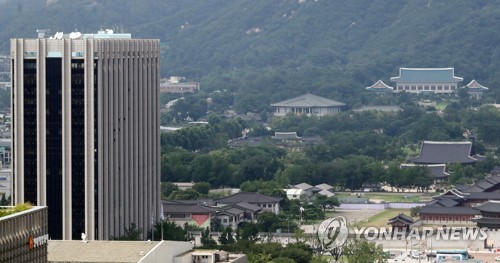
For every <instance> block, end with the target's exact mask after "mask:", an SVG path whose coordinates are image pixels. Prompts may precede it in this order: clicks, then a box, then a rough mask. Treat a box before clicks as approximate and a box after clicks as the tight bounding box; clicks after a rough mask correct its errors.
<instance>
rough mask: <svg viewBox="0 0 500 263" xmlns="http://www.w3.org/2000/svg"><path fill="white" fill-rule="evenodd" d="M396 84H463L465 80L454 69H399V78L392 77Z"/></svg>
mask: <svg viewBox="0 0 500 263" xmlns="http://www.w3.org/2000/svg"><path fill="white" fill-rule="evenodd" d="M391 81H394V82H396V83H397V82H411V83H423V82H437V83H440V82H455V83H458V82H461V81H463V78H460V77H456V76H455V69H454V68H399V76H397V77H392V78H391Z"/></svg>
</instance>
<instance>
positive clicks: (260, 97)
mask: <svg viewBox="0 0 500 263" xmlns="http://www.w3.org/2000/svg"><path fill="white" fill-rule="evenodd" d="M499 20H500V3H498V2H497V1H492V0H479V1H468V0H426V1H424V0H410V1H391V0H356V1H341V0H329V1H325V0H300V1H299V0H253V1H248V0H232V1H224V0H212V1H201V0H184V1H173V0H165V1H155V0H128V1H121V0H78V1H73V0H58V1H41V0H15V1H14V0H3V1H0V23H1V24H2V30H1V32H0V53H3V54H7V53H8V49H9V41H8V40H9V38H13V37H34V36H35V35H36V33H35V31H36V29H41V28H46V29H50V30H51V32H52V33H55V32H56V31H64V32H71V31H74V30H79V31H82V32H94V31H96V30H97V29H98V28H99V27H101V26H104V27H109V28H114V29H115V30H117V31H127V32H130V33H132V34H133V36H134V37H143V38H159V39H161V41H162V75H163V76H165V77H167V76H172V75H179V76H184V77H186V78H188V79H194V80H197V81H200V82H201V83H202V89H204V90H208V91H213V90H228V91H231V92H233V93H234V96H235V97H234V104H235V105H234V106H235V109H237V110H238V111H239V112H249V111H252V112H257V113H259V112H262V111H264V110H268V105H269V103H271V102H276V101H279V100H282V99H284V98H288V97H290V96H295V95H299V94H301V93H304V92H312V93H315V94H317V95H320V96H325V97H328V98H331V99H335V100H338V101H342V102H346V103H347V104H348V105H349V106H350V107H356V106H359V105H362V104H366V103H368V102H370V101H371V96H370V95H371V94H368V93H366V92H364V87H366V86H368V85H371V84H373V83H374V82H375V81H376V80H377V79H383V80H385V81H386V82H387V81H388V79H389V78H390V77H391V76H396V75H397V72H398V68H399V67H455V69H456V71H455V72H456V74H457V75H458V76H461V77H463V78H464V82H465V84H466V83H467V82H468V81H470V80H471V79H473V78H474V79H477V80H478V81H479V82H480V83H482V84H484V85H485V86H488V87H490V92H489V93H488V94H487V98H489V99H488V100H489V101H490V102H493V101H498V100H499V97H500V93H499V92H498V89H497V87H498V86H499V84H500V65H499V63H500V62H499V61H500V51H499V50H498V49H497V48H496V47H497V45H498V43H499V42H500V32H498V30H496V25H498V24H499V22H500V21H499Z"/></svg>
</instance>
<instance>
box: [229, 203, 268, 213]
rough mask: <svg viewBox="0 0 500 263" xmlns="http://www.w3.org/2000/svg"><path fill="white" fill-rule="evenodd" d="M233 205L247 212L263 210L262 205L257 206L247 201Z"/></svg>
mask: <svg viewBox="0 0 500 263" xmlns="http://www.w3.org/2000/svg"><path fill="white" fill-rule="evenodd" d="M232 206H233V207H236V208H239V209H241V210H243V211H245V212H252V213H255V212H259V211H261V210H262V208H261V207H260V206H256V205H253V204H249V203H245V202H239V203H236V204H234V205H232Z"/></svg>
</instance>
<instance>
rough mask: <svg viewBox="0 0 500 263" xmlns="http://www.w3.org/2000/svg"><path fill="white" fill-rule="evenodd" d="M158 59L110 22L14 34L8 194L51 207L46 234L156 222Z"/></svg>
mask: <svg viewBox="0 0 500 263" xmlns="http://www.w3.org/2000/svg"><path fill="white" fill-rule="evenodd" d="M159 57H160V43H159V40H156V39H132V38H131V35H130V34H115V33H113V32H112V30H105V31H104V30H101V31H99V32H98V33H97V34H81V33H79V32H73V33H71V34H69V35H66V34H63V33H62V32H60V33H59V32H58V33H56V35H55V36H53V37H50V38H49V37H45V36H44V34H43V33H41V34H39V37H38V38H35V39H11V59H12V61H11V63H12V87H13V89H12V114H13V123H12V127H13V134H12V152H13V163H12V171H13V178H14V181H15V185H14V195H13V200H14V201H15V203H23V202H31V203H33V204H36V205H43V206H48V207H49V234H50V236H51V239H79V238H80V236H81V233H86V235H87V237H88V239H90V240H93V239H101V240H102V239H109V238H110V237H112V236H119V235H121V234H123V232H124V228H125V227H129V226H130V225H131V224H132V223H135V224H136V225H137V227H139V228H142V229H143V231H144V235H146V233H147V231H149V230H150V229H151V222H152V221H153V220H158V216H159V211H160V202H159V201H160V200H159V199H160V197H159V182H160V179H159V175H160V163H159V153H160V145H159V96H158V89H159V79H160V78H159V76H160V69H159V63H160V61H159V60H160V59H159ZM144 238H146V236H144Z"/></svg>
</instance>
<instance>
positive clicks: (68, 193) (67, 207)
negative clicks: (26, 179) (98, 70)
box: [61, 39, 72, 240]
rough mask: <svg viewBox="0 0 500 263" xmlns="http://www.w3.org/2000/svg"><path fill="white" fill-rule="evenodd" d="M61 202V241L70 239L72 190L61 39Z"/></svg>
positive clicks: (66, 50) (66, 68) (66, 63)
mask: <svg viewBox="0 0 500 263" xmlns="http://www.w3.org/2000/svg"><path fill="white" fill-rule="evenodd" d="M62 70H63V72H62V97H61V98H62V149H61V150H62V182H63V188H62V191H63V193H62V201H63V239H65V240H68V239H69V240H70V239H71V230H72V213H71V212H72V211H71V209H72V205H71V202H72V190H71V179H72V171H71V165H72V164H71V153H72V144H71V39H63V58H62Z"/></svg>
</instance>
